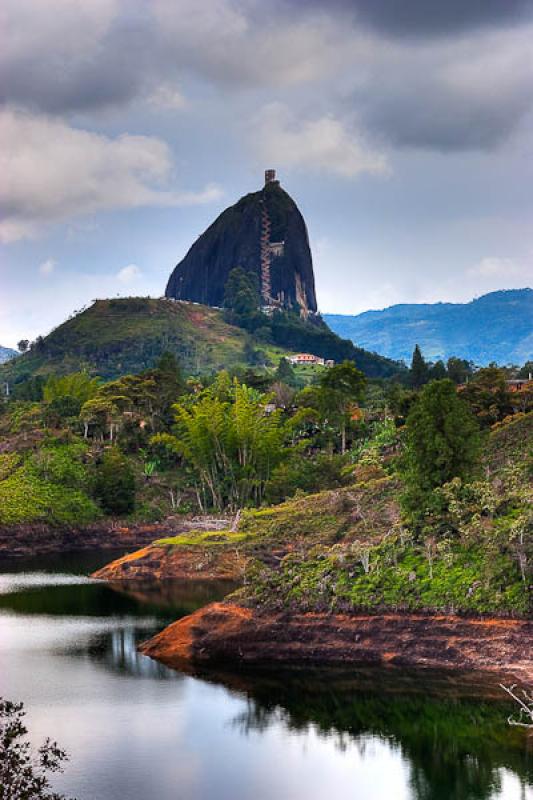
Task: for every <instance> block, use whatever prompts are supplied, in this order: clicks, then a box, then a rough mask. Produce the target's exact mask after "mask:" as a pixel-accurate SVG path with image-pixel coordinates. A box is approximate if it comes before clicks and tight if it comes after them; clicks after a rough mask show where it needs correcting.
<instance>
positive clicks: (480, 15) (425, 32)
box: [288, 0, 533, 38]
mask: <svg viewBox="0 0 533 800" xmlns="http://www.w3.org/2000/svg"><path fill="white" fill-rule="evenodd" d="M308 3H310V5H316V6H319V7H320V5H321V0H308ZM288 5H289V6H291V5H294V6H295V7H296V8H298V7H301V3H300V2H299V0H289V2H288ZM329 6H330V8H331V6H334V7H336V8H337V9H338V10H342V11H345V12H349V13H350V14H352V15H353V17H354V18H355V19H356V20H357V22H358V23H360V24H362V25H366V26H369V27H370V28H372V29H374V30H376V31H379V32H380V33H384V34H386V35H387V36H392V37H409V38H416V37H419V36H425V37H428V36H431V37H442V36H449V35H452V34H457V33H461V32H464V31H472V30H478V29H480V28H486V27H492V26H500V25H512V24H516V23H519V22H520V21H521V20H523V19H524V18H527V17H528V16H531V12H532V9H533V4H532V3H531V0H504V2H502V0H483V2H477V1H476V0H470V1H469V0H466V2H465V0H445V2H439V0H437V2H429V1H428V0H402V2H394V0H371V2H369V0H329Z"/></svg>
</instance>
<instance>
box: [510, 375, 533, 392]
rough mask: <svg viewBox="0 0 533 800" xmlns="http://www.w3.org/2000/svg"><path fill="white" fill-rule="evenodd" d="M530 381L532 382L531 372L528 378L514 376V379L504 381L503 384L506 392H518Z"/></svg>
mask: <svg viewBox="0 0 533 800" xmlns="http://www.w3.org/2000/svg"><path fill="white" fill-rule="evenodd" d="M530 383H531V384H533V381H532V379H531V373H530V374H529V378H516V379H515V380H510V381H505V386H506V388H507V391H508V392H520V391H522V389H524V388H525V387H526V386H528V385H529V384H530Z"/></svg>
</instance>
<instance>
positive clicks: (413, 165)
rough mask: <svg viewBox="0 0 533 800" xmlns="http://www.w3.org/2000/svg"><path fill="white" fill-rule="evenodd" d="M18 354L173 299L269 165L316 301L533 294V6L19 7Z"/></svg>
mask: <svg viewBox="0 0 533 800" xmlns="http://www.w3.org/2000/svg"><path fill="white" fill-rule="evenodd" d="M0 41H1V43H2V45H1V48H0V74H1V76H2V79H1V82H0V206H1V217H0V249H1V252H0V279H1V284H0V287H1V290H0V344H2V345H4V346H15V345H16V343H17V342H18V341H19V339H21V338H28V339H33V338H35V337H36V336H37V335H39V334H45V333H47V332H48V331H49V330H50V329H51V328H52V327H54V326H56V325H58V324H60V323H61V322H62V321H64V319H65V318H66V317H67V316H69V315H70V314H72V313H73V312H74V311H76V310H79V309H80V308H83V307H85V306H86V305H88V304H90V303H91V301H92V300H93V299H95V298H98V297H114V296H117V295H121V296H122V295H152V296H155V297H158V296H161V295H163V294H164V290H165V285H166V281H167V279H168V277H169V275H170V273H171V271H172V269H173V267H174V266H175V265H176V264H177V263H178V262H179V261H180V260H181V259H182V258H183V256H184V255H185V253H186V252H187V250H188V248H189V247H190V245H191V244H192V243H193V242H194V241H195V239H196V238H197V237H198V235H200V234H201V233H202V231H203V230H205V228H206V227H207V226H208V225H209V224H210V223H211V222H212V221H213V220H214V218H215V217H216V216H217V215H218V214H219V213H220V212H221V211H222V210H223V209H224V208H225V207H227V206H228V205H231V204H232V203H234V202H236V201H237V200H238V199H239V197H241V196H242V195H243V194H246V193H247V192H251V191H257V190H258V189H259V188H261V186H262V185H263V173H264V169H265V168H275V169H276V170H277V172H278V177H279V178H280V180H281V185H282V186H283V187H284V188H285V189H286V190H287V191H288V192H289V194H291V196H292V197H293V198H294V199H295V201H296V202H297V204H298V206H299V208H300V210H301V211H302V213H303V215H304V217H305V219H306V222H307V226H308V229H309V235H310V240H311V247H312V251H313V258H314V266H315V276H316V282H317V292H318V303H319V308H320V310H321V311H323V312H337V313H359V312H361V311H364V310H367V309H370V308H383V307H386V306H388V305H391V304H394V303H400V302H437V301H454V302H465V301H468V300H471V299H472V298H473V297H476V296H479V295H481V294H484V293H486V292H488V291H493V290H496V289H503V288H507V289H508V288H521V287H524V286H532V284H533V226H532V222H533V192H532V188H531V187H532V186H533V158H532V155H533V135H532V134H533V0H468V2H464V0H446V2H441V0H402V2H400V1H399V0H328V2H327V3H325V2H323V0H268V2H264V0H90V2H87V1H86V0H46V2H43V0H3V3H2V7H1V9H0Z"/></svg>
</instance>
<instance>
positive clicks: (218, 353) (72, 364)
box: [0, 297, 399, 382]
mask: <svg viewBox="0 0 533 800" xmlns="http://www.w3.org/2000/svg"><path fill="white" fill-rule="evenodd" d="M226 317H227V315H225V314H224V313H223V312H222V311H221V310H219V309H216V308H210V307H209V306H203V305H199V304H197V303H186V302H176V301H173V300H168V299H166V298H159V299H154V298H149V297H130V298H121V299H118V298H117V299H111V300H96V301H95V303H94V304H93V305H92V306H90V307H89V308H88V309H86V310H85V311H82V312H81V313H79V314H77V315H76V316H74V317H72V318H71V319H69V320H67V321H66V322H64V323H63V324H62V325H60V326H59V327H57V328H55V329H54V330H53V331H52V332H51V333H50V334H48V336H45V337H39V338H38V339H37V340H36V341H35V342H33V343H32V344H31V346H30V348H29V350H28V351H27V352H26V353H24V354H23V355H20V356H19V357H18V358H17V359H15V360H14V361H12V362H9V363H6V364H4V365H2V366H1V367H0V380H3V381H10V382H13V381H21V380H23V379H28V378H32V377H36V376H48V375H52V374H63V375H64V374H68V373H72V372H78V371H81V370H83V371H86V372H87V373H89V374H90V375H98V376H100V377H101V378H104V379H112V378H116V377H118V376H120V375H125V374H128V373H132V372H140V371H141V370H143V369H149V368H151V367H153V366H154V365H155V363H156V362H157V361H158V359H159V358H160V357H161V355H162V354H163V353H165V352H170V353H172V354H173V355H174V356H176V358H177V359H178V360H179V362H180V364H181V365H182V368H183V370H184V371H185V372H186V373H187V374H191V375H202V374H204V375H205V374H208V373H212V372H217V371H219V370H221V369H233V368H236V367H239V366H240V367H247V366H255V367H257V366H261V365H265V366H276V365H277V363H278V362H279V360H280V358H281V357H282V356H283V355H288V354H289V353H291V352H295V351H298V350H303V351H305V352H310V353H313V354H315V355H318V356H322V357H324V358H331V359H333V360H335V361H341V360H343V359H344V358H353V357H355V358H357V362H358V364H359V365H360V367H361V369H362V370H363V371H364V372H366V373H367V374H369V375H373V376H381V375H383V376H386V375H387V376H390V375H393V374H394V373H396V372H397V371H398V369H399V367H398V365H397V364H395V363H394V362H391V361H388V360H387V359H385V358H382V357H380V356H377V355H375V354H373V353H367V352H366V351H364V350H360V349H357V348H354V347H353V345H352V343H351V342H349V341H343V340H341V339H340V338H339V337H338V336H337V335H336V334H334V333H333V332H332V331H330V330H329V328H328V327H327V326H326V325H324V324H318V323H317V324H311V323H305V322H303V321H301V320H299V318H298V317H297V315H290V316H289V315H283V314H279V315H277V316H276V319H275V320H272V321H268V320H267V318H266V317H264V315H261V318H263V319H264V320H265V321H268V322H269V325H271V327H272V332H271V335H269V336H268V337H266V338H265V337H262V338H261V339H258V338H256V337H255V336H254V333H253V331H248V332H247V331H245V330H243V329H242V328H241V327H238V326H236V325H233V324H230V323H229V322H228V321H227V319H226Z"/></svg>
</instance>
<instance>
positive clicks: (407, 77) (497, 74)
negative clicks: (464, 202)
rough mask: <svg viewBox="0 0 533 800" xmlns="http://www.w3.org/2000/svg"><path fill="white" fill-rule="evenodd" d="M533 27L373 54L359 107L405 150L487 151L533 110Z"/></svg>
mask: <svg viewBox="0 0 533 800" xmlns="http://www.w3.org/2000/svg"><path fill="white" fill-rule="evenodd" d="M532 37H533V26H526V27H524V28H523V29H520V30H518V31H516V30H508V31H499V32H497V33H495V32H493V31H490V32H488V33H486V34H483V35H480V36H478V37H477V38H474V39H470V38H468V37H467V38H466V39H460V40H457V41H455V40H454V41H452V42H443V43H440V44H437V45H428V44H426V43H424V44H420V45H417V46H409V47H405V46H403V45H395V46H392V45H391V46H390V47H389V48H388V49H387V51H386V52H381V51H380V50H378V51H377V52H375V53H374V55H373V57H372V59H371V61H372V62H373V63H371V64H370V65H369V78H368V80H367V84H366V85H365V86H364V87H363V88H362V89H359V90H357V91H356V92H355V93H354V96H353V99H354V103H356V104H358V105H359V108H360V112H361V114H362V116H363V118H364V120H365V122H366V124H367V126H368V127H369V128H370V129H372V130H374V131H375V132H378V133H380V134H381V135H383V136H385V137H386V138H387V139H388V140H389V141H390V142H391V143H392V144H394V145H396V146H400V147H417V148H425V149H433V150H440V151H461V150H473V149H477V150H487V149H492V148H494V147H496V146H497V145H499V144H501V143H502V142H503V141H505V140H506V139H507V138H508V137H509V136H510V135H511V134H512V133H513V131H514V130H515V129H516V128H517V126H518V125H519V123H520V122H521V121H522V120H523V119H524V118H525V116H526V115H527V114H528V113H529V112H530V110H531V109H532V108H533V60H532V59H531V40H532Z"/></svg>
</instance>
